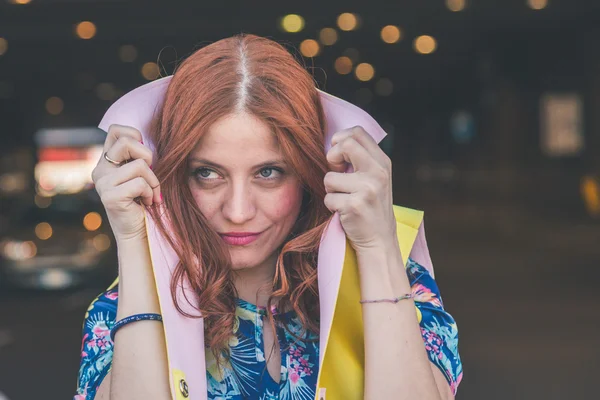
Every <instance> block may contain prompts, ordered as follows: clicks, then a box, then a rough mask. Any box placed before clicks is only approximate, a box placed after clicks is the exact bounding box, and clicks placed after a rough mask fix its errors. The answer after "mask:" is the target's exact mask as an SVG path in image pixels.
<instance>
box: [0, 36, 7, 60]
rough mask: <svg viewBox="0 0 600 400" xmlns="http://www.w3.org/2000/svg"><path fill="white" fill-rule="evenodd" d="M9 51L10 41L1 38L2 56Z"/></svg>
mask: <svg viewBox="0 0 600 400" xmlns="http://www.w3.org/2000/svg"><path fill="white" fill-rule="evenodd" d="M7 51H8V40H6V39H4V38H3V37H0V56H1V55H3V54H5V53H6V52H7Z"/></svg>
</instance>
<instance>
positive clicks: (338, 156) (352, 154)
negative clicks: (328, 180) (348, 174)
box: [327, 137, 376, 172]
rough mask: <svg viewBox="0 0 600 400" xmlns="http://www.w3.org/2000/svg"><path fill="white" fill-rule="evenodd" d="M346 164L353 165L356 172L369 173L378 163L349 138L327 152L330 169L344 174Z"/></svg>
mask: <svg viewBox="0 0 600 400" xmlns="http://www.w3.org/2000/svg"><path fill="white" fill-rule="evenodd" d="M344 162H347V163H351V164H352V167H354V171H367V170H368V169H369V167H370V166H371V164H373V163H375V162H376V161H375V160H374V159H373V157H371V155H370V154H369V153H368V152H367V150H366V149H365V148H364V147H363V146H361V145H360V144H359V143H358V142H357V141H356V140H355V139H354V138H352V137H349V138H346V139H344V140H343V141H341V142H339V143H337V144H336V145H335V146H333V147H332V148H331V149H329V151H328V152H327V163H328V165H329V168H330V169H331V170H332V171H335V172H344V171H345V168H344V169H342V166H344Z"/></svg>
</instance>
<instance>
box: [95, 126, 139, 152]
mask: <svg viewBox="0 0 600 400" xmlns="http://www.w3.org/2000/svg"><path fill="white" fill-rule="evenodd" d="M121 137H128V138H131V139H133V140H135V141H137V142H140V143H143V141H142V133H141V132H140V131H138V130H137V129H135V128H133V127H131V126H125V125H118V124H112V125H111V126H109V127H108V132H107V135H106V140H105V141H104V151H108V149H110V148H111V147H112V146H113V145H114V144H115V143H116V141H117V140H119V138H121Z"/></svg>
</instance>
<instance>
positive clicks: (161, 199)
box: [160, 193, 163, 201]
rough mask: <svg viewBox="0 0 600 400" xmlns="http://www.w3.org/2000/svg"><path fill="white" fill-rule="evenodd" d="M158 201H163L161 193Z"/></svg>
mask: <svg viewBox="0 0 600 400" xmlns="http://www.w3.org/2000/svg"><path fill="white" fill-rule="evenodd" d="M160 201H163V198H162V193H161V194H160Z"/></svg>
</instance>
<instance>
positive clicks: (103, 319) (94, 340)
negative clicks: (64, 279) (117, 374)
mask: <svg viewBox="0 0 600 400" xmlns="http://www.w3.org/2000/svg"><path fill="white" fill-rule="evenodd" d="M118 296H119V292H118V279H117V280H115V281H114V282H113V284H112V285H110V286H109V287H108V289H106V290H105V291H104V292H102V293H100V294H99V295H98V296H97V297H96V298H95V299H94V300H92V302H91V304H90V306H89V307H88V309H87V311H86V313H85V319H84V321H83V337H82V340H81V359H80V365H79V376H78V381H77V395H76V396H75V399H78V400H79V399H90V398H93V397H94V395H95V393H96V390H97V389H98V387H99V386H100V384H101V383H102V380H103V379H104V377H105V376H106V374H107V373H108V371H109V370H110V368H111V365H112V349H113V343H112V340H111V339H110V330H111V329H112V327H113V326H114V324H115V322H116V318H117V302H118Z"/></svg>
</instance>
